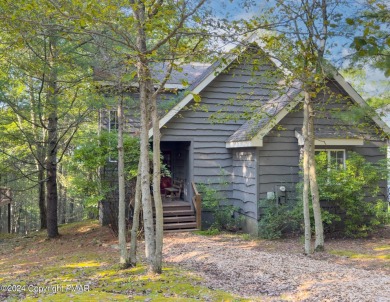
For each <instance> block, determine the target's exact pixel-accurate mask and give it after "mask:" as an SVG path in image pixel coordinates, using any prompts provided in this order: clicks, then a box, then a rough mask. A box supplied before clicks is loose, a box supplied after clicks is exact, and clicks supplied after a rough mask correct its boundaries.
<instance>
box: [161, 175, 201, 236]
mask: <svg viewBox="0 0 390 302" xmlns="http://www.w3.org/2000/svg"><path fill="white" fill-rule="evenodd" d="M192 186H193V190H194V197H193V199H192V202H188V201H185V200H183V199H181V198H180V196H169V197H166V196H165V195H164V194H163V196H162V202H163V217H164V231H171V232H172V231H194V230H200V229H201V198H200V195H199V193H198V192H197V190H196V186H195V184H194V183H193V184H192Z"/></svg>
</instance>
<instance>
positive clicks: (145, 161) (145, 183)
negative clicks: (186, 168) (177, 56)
mask: <svg viewBox="0 0 390 302" xmlns="http://www.w3.org/2000/svg"><path fill="white" fill-rule="evenodd" d="M139 65H141V66H140V67H139V70H140V73H139V77H140V79H142V80H140V90H141V91H140V103H141V104H140V107H141V143H140V145H141V154H140V162H141V192H142V193H141V194H142V198H141V200H142V209H143V218H144V232H145V255H146V260H147V262H148V269H149V271H151V272H152V271H153V262H154V255H155V249H156V248H155V236H154V225H153V209H152V201H151V195H150V174H149V173H150V166H149V135H148V128H149V120H150V119H149V114H148V109H149V106H148V97H149V96H150V92H149V91H148V86H147V85H146V83H142V81H147V76H146V75H145V72H144V69H145V67H144V66H143V63H142V62H140V63H139Z"/></svg>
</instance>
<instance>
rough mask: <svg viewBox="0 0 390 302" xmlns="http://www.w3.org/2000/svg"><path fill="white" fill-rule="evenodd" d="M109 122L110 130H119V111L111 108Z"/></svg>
mask: <svg viewBox="0 0 390 302" xmlns="http://www.w3.org/2000/svg"><path fill="white" fill-rule="evenodd" d="M108 119H109V124H108V131H109V132H112V131H117V130H118V113H117V111H116V110H110V111H109V116H108Z"/></svg>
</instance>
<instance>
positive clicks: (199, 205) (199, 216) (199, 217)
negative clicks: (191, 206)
mask: <svg viewBox="0 0 390 302" xmlns="http://www.w3.org/2000/svg"><path fill="white" fill-rule="evenodd" d="M195 203H196V227H197V228H198V229H199V230H201V229H202V199H201V197H200V195H199V194H198V195H196V196H195Z"/></svg>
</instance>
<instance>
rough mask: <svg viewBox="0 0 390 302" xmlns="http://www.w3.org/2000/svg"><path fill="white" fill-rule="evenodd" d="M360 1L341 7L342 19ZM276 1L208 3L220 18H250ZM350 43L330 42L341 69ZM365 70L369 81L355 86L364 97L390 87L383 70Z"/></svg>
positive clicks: (216, 0)
mask: <svg viewBox="0 0 390 302" xmlns="http://www.w3.org/2000/svg"><path fill="white" fill-rule="evenodd" d="M359 1H361V0H356V1H355V3H356V5H352V7H347V6H342V7H340V8H339V9H340V12H342V13H343V17H342V20H345V19H346V18H347V17H353V16H354V15H356V14H357V11H356V10H357V9H358V5H359ZM274 3H275V2H274V0H271V1H265V0H246V1H245V0H244V1H243V0H209V1H208V3H207V5H210V6H211V7H212V8H213V9H214V10H215V12H216V14H217V15H218V16H219V17H220V18H228V19H231V20H233V19H235V20H239V19H244V20H249V19H250V18H252V17H253V16H256V15H260V14H261V12H262V11H263V10H264V8H266V7H270V6H272V5H274ZM352 3H353V1H352ZM350 43H351V40H347V39H346V38H345V37H335V38H333V40H332V41H330V43H329V45H332V51H331V55H330V56H328V58H327V59H328V60H329V61H331V62H332V64H333V65H334V66H335V67H336V68H337V69H339V70H340V69H343V68H346V67H347V66H348V63H349V61H348V60H346V59H345V58H346V56H347V55H349V54H350V53H351V49H350V48H349V45H350ZM363 70H364V71H365V72H366V76H367V81H365V84H364V85H359V87H355V89H357V90H360V91H358V92H359V93H361V94H362V95H363V97H366V98H367V97H371V96H376V95H380V94H383V92H385V91H386V90H387V91H388V90H389V89H390V82H389V81H390V79H389V78H386V77H385V76H384V73H383V72H382V71H380V70H377V69H373V68H371V67H369V66H365V67H364V68H363ZM346 80H347V81H349V82H351V83H352V84H353V81H354V79H353V78H348V77H347V78H346Z"/></svg>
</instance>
